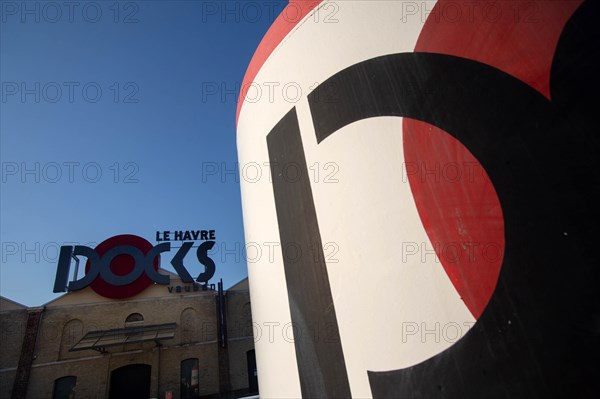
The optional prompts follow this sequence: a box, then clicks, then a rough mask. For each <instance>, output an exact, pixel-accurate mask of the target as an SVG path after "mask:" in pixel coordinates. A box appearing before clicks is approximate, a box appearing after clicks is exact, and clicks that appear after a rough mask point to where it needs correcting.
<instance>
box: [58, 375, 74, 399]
mask: <svg viewBox="0 0 600 399" xmlns="http://www.w3.org/2000/svg"><path fill="white" fill-rule="evenodd" d="M76 383H77V377H74V376H72V375H70V376H67V377H61V378H57V379H56V380H54V391H53V392H52V399H71V398H74V397H75V384H76Z"/></svg>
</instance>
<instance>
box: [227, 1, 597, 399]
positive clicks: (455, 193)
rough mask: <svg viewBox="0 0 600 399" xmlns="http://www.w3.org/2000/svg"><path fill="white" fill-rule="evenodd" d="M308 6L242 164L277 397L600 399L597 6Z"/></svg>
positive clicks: (268, 67) (265, 370)
mask: <svg viewBox="0 0 600 399" xmlns="http://www.w3.org/2000/svg"><path fill="white" fill-rule="evenodd" d="M592 3H593V2H591V1H589V2H582V1H571V0H568V1H530V2H521V1H500V2H487V1H483V2H456V1H446V0H438V1H437V2H435V1H424V2H413V1H335V2H329V1H312V2H311V1H292V2H291V3H290V4H289V5H288V7H287V8H286V9H285V10H284V11H283V13H282V14H281V15H280V16H279V17H278V18H277V20H276V21H275V22H274V24H273V26H272V27H271V29H270V30H269V32H268V33H267V34H266V36H265V37H264V39H263V41H262V42H261V44H260V46H259V48H258V49H257V51H256V53H255V55H254V57H253V59H252V62H251V64H250V66H249V67H248V71H247V73H246V76H245V79H244V83H243V85H242V93H241V97H240V101H239V103H238V115H237V117H238V121H237V128H238V132H237V143H238V153H239V161H240V170H241V172H242V173H241V182H242V186H241V190H242V203H243V214H244V228H245V237H246V242H247V250H248V273H249V282H250V292H251V300H252V316H253V321H254V334H255V340H256V357H257V368H258V378H259V387H260V394H261V397H265V398H284V397H288V398H296V397H305V398H317V397H330V398H348V397H355V398H366V397H377V398H383V397H389V398H417V397H418V398H421V397H423V398H431V397H450V398H459V397H460V398H466V397H472V398H484V397H485V398H489V397H544V398H547V397H565V396H572V395H573V394H586V393H589V394H591V393H592V392H594V391H596V390H597V387H598V382H597V381H598V378H596V377H597V376H598V366H597V365H596V364H597V362H596V361H595V360H594V356H596V355H597V353H598V332H599V327H598V323H599V320H600V319H599V313H598V303H599V301H598V295H597V294H596V290H595V287H596V285H597V273H596V272H595V269H596V267H595V266H596V265H595V263H596V264H597V263H598V262H597V261H596V262H595V263H594V261H595V260H596V258H597V256H596V255H595V250H594V249H595V248H594V247H595V244H596V243H597V241H596V239H597V238H598V229H597V227H596V226H595V225H594V222H595V221H596V220H599V219H598V218H597V216H598V211H597V207H598V204H599V203H600V201H599V198H598V194H597V193H598V191H600V190H598V188H599V187H598V186H599V182H600V179H599V173H598V172H599V167H598V163H599V158H600V157H598V156H597V151H598V149H599V148H600V147H599V145H598V144H599V141H598V135H597V134H596V133H597V129H595V128H594V127H595V126H594V125H593V123H592V120H593V112H595V110H593V108H592V104H593V98H594V96H595V94H596V93H598V90H599V89H600V87H599V85H598V71H599V70H600V68H599V65H598V61H597V60H598V58H599V57H598V55H597V54H596V53H597V52H598V46H597V44H598V43H600V40H599V35H598V29H597V27H596V26H595V25H596V24H595V18H596V17H597V16H598V6H597V5H595V4H592Z"/></svg>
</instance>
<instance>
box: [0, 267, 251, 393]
mask: <svg viewBox="0 0 600 399" xmlns="http://www.w3.org/2000/svg"><path fill="white" fill-rule="evenodd" d="M161 273H162V274H165V275H169V276H170V280H171V284H170V286H165V285H159V284H152V285H150V286H149V287H148V288H146V289H145V290H144V291H142V292H141V293H139V294H137V295H135V296H133V297H131V298H127V299H110V298H106V297H103V296H101V295H99V294H97V293H96V292H95V291H94V290H93V289H92V288H91V287H87V288H84V289H82V290H79V291H72V292H68V293H67V294H65V295H63V296H61V297H59V298H57V299H55V300H53V301H50V302H48V303H46V304H45V305H43V306H40V307H34V308H28V307H26V306H23V305H21V304H18V303H16V302H13V301H11V300H9V299H7V298H3V297H0V346H1V348H0V354H1V356H0V398H36V399H37V398H99V399H100V398H101V399H105V398H182V399H183V398H186V399H187V398H235V397H240V396H245V395H249V394H254V393H257V391H258V383H257V373H256V361H255V356H254V341H253V334H252V318H251V310H250V297H249V290H248V281H247V279H245V280H242V281H241V282H239V283H238V284H235V285H234V286H232V287H230V288H229V289H228V290H226V291H223V290H222V285H220V286H219V288H218V289H212V288H211V287H207V286H202V285H199V284H196V283H185V282H183V281H181V279H180V277H179V276H178V275H176V274H173V273H169V272H168V271H165V270H161Z"/></svg>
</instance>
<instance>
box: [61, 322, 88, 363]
mask: <svg viewBox="0 0 600 399" xmlns="http://www.w3.org/2000/svg"><path fill="white" fill-rule="evenodd" d="M81 337H83V322H82V321H81V320H78V319H72V320H69V321H68V322H67V323H65V325H64V327H63V330H62V335H61V337H60V348H59V351H58V359H59V360H64V359H72V358H75V357H79V356H81V355H80V352H69V349H71V348H72V347H73V345H75V344H76V343H77V342H79V340H80V339H81Z"/></svg>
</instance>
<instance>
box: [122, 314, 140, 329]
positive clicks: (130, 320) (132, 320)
mask: <svg viewBox="0 0 600 399" xmlns="http://www.w3.org/2000/svg"><path fill="white" fill-rule="evenodd" d="M143 322H144V316H142V314H141V313H132V314H130V315H129V316H127V318H126V319H125V327H127V326H130V325H132V326H136V325H140V324H142V323H143Z"/></svg>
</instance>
